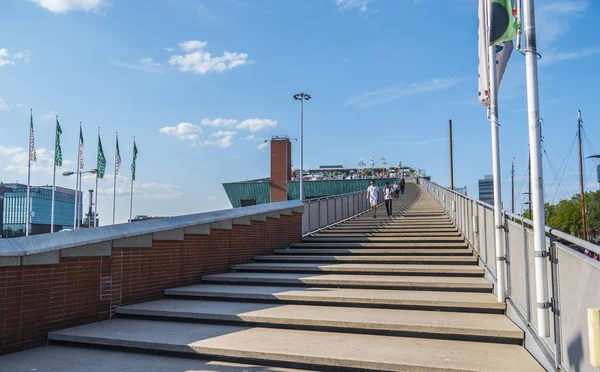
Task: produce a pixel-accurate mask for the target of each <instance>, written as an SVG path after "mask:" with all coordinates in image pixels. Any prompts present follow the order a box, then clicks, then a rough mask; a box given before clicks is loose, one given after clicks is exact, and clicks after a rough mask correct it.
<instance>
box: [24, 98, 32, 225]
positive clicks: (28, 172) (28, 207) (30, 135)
mask: <svg viewBox="0 0 600 372" xmlns="http://www.w3.org/2000/svg"><path fill="white" fill-rule="evenodd" d="M29 119H30V122H29V158H28V160H27V201H26V204H27V206H26V209H27V216H25V236H29V214H30V213H31V212H30V211H29V209H30V208H31V205H30V202H29V189H30V187H31V186H30V184H31V137H32V133H31V126H32V123H33V109H29Z"/></svg>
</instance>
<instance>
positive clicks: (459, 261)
mask: <svg viewBox="0 0 600 372" xmlns="http://www.w3.org/2000/svg"><path fill="white" fill-rule="evenodd" d="M254 261H256V262H312V263H314V262H327V263H330V262H333V263H338V262H339V263H406V264H431V265H441V264H444V265H445V264H452V265H476V264H477V262H478V259H477V257H476V256H470V257H469V256H457V257H452V256H331V255H329V256H325V255H316V256H312V255H295V256H294V255H269V256H256V257H254Z"/></svg>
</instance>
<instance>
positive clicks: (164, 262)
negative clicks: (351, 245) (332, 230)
mask: <svg viewBox="0 0 600 372" xmlns="http://www.w3.org/2000/svg"><path fill="white" fill-rule="evenodd" d="M301 230H302V215H301V214H298V213H293V214H292V215H291V216H287V215H283V214H282V215H281V216H280V218H279V219H275V218H267V219H266V222H259V221H253V222H252V225H250V226H245V225H233V228H232V229H231V230H215V229H211V232H210V235H185V237H184V240H181V241H153V243H152V248H113V249H112V254H111V256H110V257H82V258H61V259H60V262H59V263H58V264H55V265H38V266H16V267H0V355H1V354H6V353H11V352H16V351H20V350H24V349H27V348H32V347H36V346H41V345H44V344H46V342H47V334H48V332H49V331H51V330H55V329H61V328H66V327H71V326H75V325H79V324H84V323H90V322H95V321H99V320H105V319H108V318H110V317H111V316H113V315H114V312H115V309H116V308H117V307H118V306H119V305H126V304H132V303H136V302H144V301H149V300H154V299H158V298H161V297H163V291H164V290H165V289H166V288H172V287H178V286H183V285H189V284H194V283H198V282H199V281H200V278H201V277H202V276H203V275H206V274H214V273H220V272H225V271H227V270H229V265H231V264H235V263H243V262H249V261H251V260H252V258H253V256H255V255H258V254H267V253H270V252H271V251H272V250H273V249H276V248H284V247H286V246H287V245H289V244H290V243H292V242H298V241H300V240H301V238H302V237H301Z"/></svg>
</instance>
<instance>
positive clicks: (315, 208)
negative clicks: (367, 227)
mask: <svg viewBox="0 0 600 372" xmlns="http://www.w3.org/2000/svg"><path fill="white" fill-rule="evenodd" d="M381 191H382V190H381V189H380V191H379V200H378V205H381V204H382V203H383V192H381ZM366 195H367V193H366V190H365V191H357V192H351V193H348V194H340V195H334V196H327V197H324V198H316V199H308V200H305V201H304V214H303V215H302V235H308V234H312V233H314V232H316V231H319V230H322V229H324V228H327V227H330V226H332V225H336V224H339V223H342V222H344V221H346V220H348V219H350V218H354V217H357V216H358V215H361V214H363V213H366V212H368V211H369V210H370V209H371V205H370V202H369V200H367V198H366Z"/></svg>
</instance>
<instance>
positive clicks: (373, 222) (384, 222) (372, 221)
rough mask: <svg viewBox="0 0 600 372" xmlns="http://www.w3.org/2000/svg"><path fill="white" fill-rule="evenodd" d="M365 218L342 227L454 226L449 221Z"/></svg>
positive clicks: (345, 223) (349, 222)
mask: <svg viewBox="0 0 600 372" xmlns="http://www.w3.org/2000/svg"><path fill="white" fill-rule="evenodd" d="M384 218H387V217H382V218H366V219H364V220H351V221H348V222H344V224H343V226H354V227H356V226H389V227H393V226H454V225H453V223H452V222H451V221H411V220H405V219H384Z"/></svg>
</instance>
